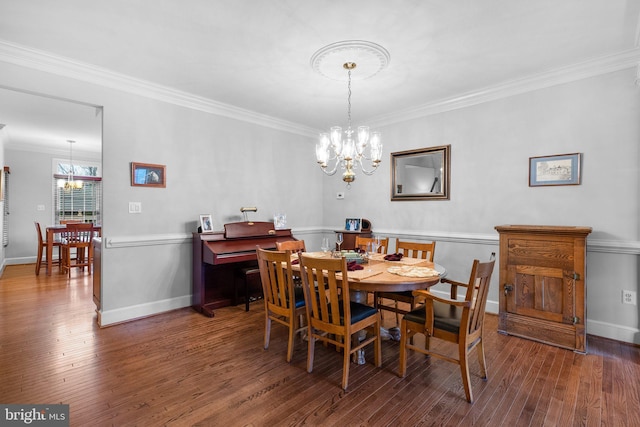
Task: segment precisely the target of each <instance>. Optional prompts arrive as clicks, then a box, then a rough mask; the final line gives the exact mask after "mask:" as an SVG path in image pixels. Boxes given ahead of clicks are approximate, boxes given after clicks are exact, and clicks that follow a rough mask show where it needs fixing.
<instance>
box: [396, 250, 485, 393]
mask: <svg viewBox="0 0 640 427" xmlns="http://www.w3.org/2000/svg"><path fill="white" fill-rule="evenodd" d="M494 264H495V254H492V259H491V260H490V261H488V262H484V263H481V262H480V261H478V260H474V261H473V266H472V268H471V275H470V276H469V281H468V282H467V283H462V282H456V281H453V280H449V279H442V280H441V282H442V283H448V284H450V285H451V286H452V292H454V291H453V289H454V288H455V289H457V288H458V287H465V288H466V293H465V298H464V301H459V300H457V298H456V297H457V295H453V298H451V299H447V298H441V297H438V296H435V295H433V294H432V293H430V292H429V291H427V290H417V291H413V294H414V296H415V297H417V298H425V303H424V305H421V306H419V307H418V308H416V309H414V310H412V311H411V312H409V313H407V314H406V315H405V316H404V318H403V319H402V325H401V338H400V368H399V372H398V375H399V376H400V377H404V376H405V374H406V371H407V350H414V351H417V352H420V353H423V354H426V355H428V356H435V357H438V358H440V359H443V360H446V361H448V362H452V363H455V364H457V365H459V366H460V373H461V375H462V384H463V386H464V392H465V395H466V397H467V401H468V402H469V403H472V402H473V393H472V391H471V377H470V376H469V354H470V353H471V351H472V350H473V349H474V348H476V350H477V353H478V354H477V356H478V362H479V364H480V374H481V376H482V378H483V379H485V380H486V379H487V365H486V361H485V357H484V346H483V332H484V313H485V307H486V305H487V295H488V294H489V284H490V282H491V274H492V273H493V266H494ZM415 334H423V335H424V336H425V345H424V347H421V346H418V345H415V344H413V343H412V340H411V338H413V336H414V335H415ZM432 338H438V339H441V340H444V341H448V342H451V343H454V344H456V345H457V346H458V358H457V359H455V358H453V357H451V356H449V355H448V354H445V353H442V352H439V351H434V350H433V349H432V348H431V339H432Z"/></svg>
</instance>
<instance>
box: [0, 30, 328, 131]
mask: <svg viewBox="0 0 640 427" xmlns="http://www.w3.org/2000/svg"><path fill="white" fill-rule="evenodd" d="M0 61H3V62H8V63H11V64H15V65H20V66H23V67H27V68H32V69H36V70H40V71H44V72H47V73H52V74H56V75H59V76H63V77H69V78H73V79H76V80H81V81H84V82H87V83H92V84H96V85H99V86H104V87H108V88H111V89H116V90H120V91H123V92H127V93H132V94H135V95H140V96H144V97H147V98H151V99H155V100H158V101H163V102H167V103H171V104H175V105H179V106H182V107H186V108H191V109H194V110H198V111H203V112H206V113H211V114H215V115H219V116H222V117H227V118H231V119H235V120H241V121H244V122H249V123H253V124H256V125H259V126H264V127H268V128H272V129H277V130H281V131H284V132H289V133H293V134H297V135H302V136H307V137H313V138H315V137H316V136H317V130H316V129H313V128H310V127H308V126H302V125H299V124H297V123H293V122H289V121H286V120H281V119H277V118H275V117H271V116H268V115H265V114H260V113H257V112H255V111H250V110H245V109H243V108H239V107H235V106H233V105H229V104H224V103H222V102H217V101H214V100H211V99H208V98H204V97H201V96H197V95H194V94H191V93H188V92H183V91H180V90H176V89H173V88H170V87H167V86H163V85H159V84H155V83H152V82H149V81H146V80H142V79H137V78H134V77H130V76H127V75H125V74H120V73H116V72H113V71H110V70H107V69H105V68H101V67H96V66H93V65H90V64H86V63H83V62H79V61H75V60H73V59H70V58H65V57H62V56H58V55H53V54H51V53H48V52H44V51H41V50H37V49H32V48H29V47H26V46H20V45H17V44H15V43H10V42H7V41H4V40H0Z"/></svg>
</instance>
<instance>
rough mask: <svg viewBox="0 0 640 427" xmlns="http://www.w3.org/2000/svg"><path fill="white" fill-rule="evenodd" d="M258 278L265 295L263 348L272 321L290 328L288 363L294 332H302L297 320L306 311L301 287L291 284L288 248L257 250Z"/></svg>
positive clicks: (291, 353) (267, 345)
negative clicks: (286, 249) (285, 249)
mask: <svg viewBox="0 0 640 427" xmlns="http://www.w3.org/2000/svg"><path fill="white" fill-rule="evenodd" d="M257 254H258V267H259V268H260V280H261V281H262V292H263V294H264V313H265V328H264V348H265V350H266V349H268V348H269V340H270V337H271V322H272V321H274V322H277V323H280V324H282V325H284V326H286V327H287V328H289V341H288V344H287V363H289V362H291V358H292V356H293V345H294V338H295V335H296V334H297V333H299V332H302V331H304V329H305V328H304V326H301V323H300V319H301V318H303V317H304V315H305V314H306V311H305V308H304V304H305V300H304V293H303V291H302V288H301V287H295V286H294V285H293V271H292V270H291V251H267V250H264V249H261V248H258V249H257Z"/></svg>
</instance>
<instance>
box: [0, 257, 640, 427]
mask: <svg viewBox="0 0 640 427" xmlns="http://www.w3.org/2000/svg"><path fill="white" fill-rule="evenodd" d="M0 320H1V323H0V377H1V378H2V381H0V403H5V404H7V403H15V404H54V403H65V404H69V405H70V415H71V421H70V422H71V425H72V426H88V425H91V426H163V425H167V426H221V425H222V426H281V425H282V426H297V425H322V426H368V425H371V426H413V425H444V426H468V425H477V426H497V425H504V426H543V425H546V426H560V425H561V426H578V425H600V426H616V427H617V426H640V348H638V347H637V346H633V345H629V344H625V343H620V342H617V341H613V340H608V339H604V338H599V337H593V336H588V354H578V353H574V352H572V351H569V350H565V349H560V348H556V347H550V346H547V345H545V344H540V343H537V342H534V341H529V340H524V339H521V338H517V337H512V336H506V335H502V334H498V333H497V318H496V316H488V318H487V320H486V326H485V328H486V337H485V353H486V359H487V366H488V379H487V380H483V379H481V378H480V370H479V367H478V365H477V363H476V355H475V353H474V354H472V355H471V360H472V361H473V364H472V367H471V382H472V387H473V392H474V398H475V401H474V403H473V404H469V403H467V402H466V400H465V398H464V391H463V388H462V380H461V377H460V372H459V369H458V367H457V366H456V365H453V364H450V363H447V362H446V361H443V360H440V359H436V358H427V357H425V356H424V355H422V354H418V353H413V352H410V353H409V355H408V361H407V375H406V377H405V378H399V377H398V376H397V372H398V343H397V342H394V341H384V342H383V345H382V349H383V363H382V367H381V368H375V367H374V366H373V364H372V351H371V349H368V350H367V360H368V363H367V364H365V365H361V366H357V365H353V364H352V365H351V368H350V377H349V389H348V391H346V392H345V391H343V390H342V389H341V388H340V382H341V377H342V356H341V354H340V353H337V352H336V351H335V349H333V348H330V347H323V346H322V345H321V344H317V345H316V350H315V353H316V360H315V363H314V367H313V372H312V373H308V372H307V366H306V354H307V342H306V341H304V340H302V339H300V338H298V339H297V340H296V344H295V350H294V354H293V360H292V361H291V363H286V362H285V353H286V346H287V343H286V340H287V336H286V330H285V328H284V327H282V326H280V325H273V327H272V337H271V342H270V346H269V349H268V350H264V349H263V348H262V347H263V340H264V336H263V334H264V310H263V307H262V303H261V302H260V301H258V302H255V303H252V304H251V310H250V311H249V312H245V311H244V305H241V306H238V307H226V308H223V309H219V310H216V316H215V317H214V318H207V317H204V316H202V315H201V314H199V313H196V312H195V311H193V310H192V309H191V308H184V309H180V310H174V311H171V312H168V313H164V314H161V315H157V316H152V317H149V318H145V319H140V320H137V321H133V322H128V323H123V324H120V325H115V326H111V327H107V328H100V327H98V325H97V322H96V313H95V305H94V304H93V301H92V278H91V276H90V275H88V274H87V273H81V272H77V271H74V272H73V273H72V277H71V279H67V278H66V276H64V275H58V274H57V273H56V272H55V271H54V274H53V275H52V276H46V275H44V274H42V275H41V276H37V277H36V276H35V275H34V266H33V265H24V266H22V265H21V266H8V267H6V268H5V271H4V274H3V276H2V277H1V278H0ZM394 324H395V319H393V318H391V316H387V318H386V319H385V326H387V327H389V326H393V325H394ZM420 340H422V338H421V337H418V338H417V342H418V343H421V341H420ZM422 342H423V341H422ZM433 344H434V345H437V346H438V347H439V348H440V349H442V350H444V349H445V348H446V347H445V346H446V344H445V343H439V342H437V340H434V342H433ZM452 351H453V352H454V353H455V349H454V350H452Z"/></svg>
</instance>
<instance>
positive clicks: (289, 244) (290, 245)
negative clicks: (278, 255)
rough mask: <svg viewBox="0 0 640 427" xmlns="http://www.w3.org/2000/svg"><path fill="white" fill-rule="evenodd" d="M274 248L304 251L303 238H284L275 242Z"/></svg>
mask: <svg viewBox="0 0 640 427" xmlns="http://www.w3.org/2000/svg"><path fill="white" fill-rule="evenodd" d="M276 249H277V250H279V251H292V252H298V253H299V252H306V251H307V249H306V248H305V245H304V240H286V241H284V242H276Z"/></svg>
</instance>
